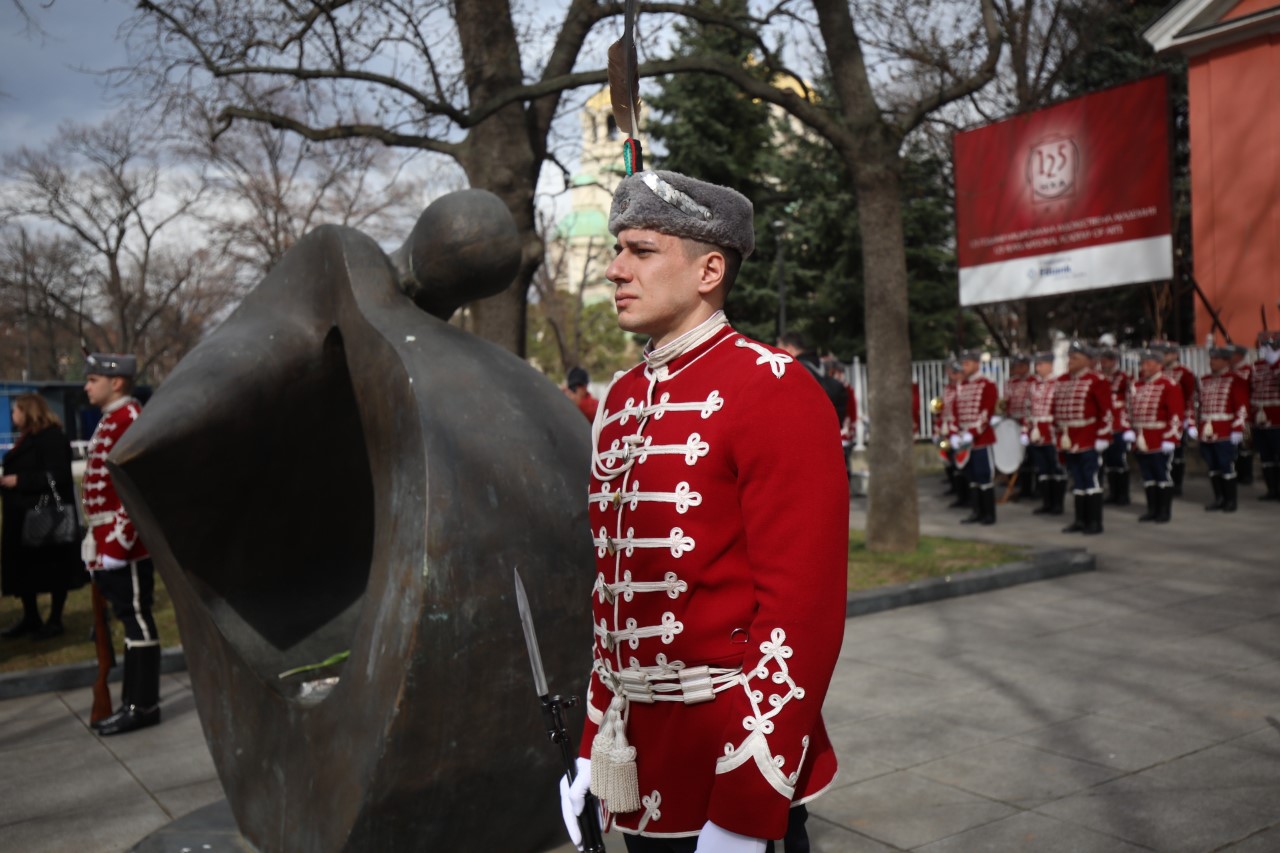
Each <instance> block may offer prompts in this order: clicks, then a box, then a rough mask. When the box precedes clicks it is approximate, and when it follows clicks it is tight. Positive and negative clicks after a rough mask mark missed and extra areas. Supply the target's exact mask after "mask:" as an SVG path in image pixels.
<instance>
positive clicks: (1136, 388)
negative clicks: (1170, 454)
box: [1129, 372, 1187, 453]
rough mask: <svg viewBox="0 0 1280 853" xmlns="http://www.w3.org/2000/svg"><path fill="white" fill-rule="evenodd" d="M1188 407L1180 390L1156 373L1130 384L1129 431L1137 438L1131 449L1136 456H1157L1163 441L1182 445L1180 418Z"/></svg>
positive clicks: (1172, 382) (1173, 383) (1171, 381)
mask: <svg viewBox="0 0 1280 853" xmlns="http://www.w3.org/2000/svg"><path fill="white" fill-rule="evenodd" d="M1186 410H1187V407H1186V404H1185V403H1184V402H1183V400H1182V389H1181V388H1180V387H1178V383H1177V382H1174V381H1173V380H1172V379H1170V378H1169V377H1168V376H1165V375H1164V374H1163V373H1160V372H1157V373H1154V374H1152V375H1151V376H1149V377H1147V378H1146V379H1142V378H1141V377H1140V378H1139V379H1138V380H1137V381H1136V382H1134V383H1133V395H1132V396H1131V397H1130V400H1129V419H1130V422H1131V425H1130V429H1132V430H1133V431H1134V432H1135V433H1136V434H1137V440H1136V441H1135V442H1134V449H1135V450H1137V451H1138V452H1139V453H1159V452H1160V447H1161V445H1162V444H1164V443H1165V442H1166V441H1167V442H1170V443H1172V444H1174V445H1175V446H1176V445H1177V444H1178V443H1179V442H1181V441H1182V416H1183V415H1184V414H1185V413H1186Z"/></svg>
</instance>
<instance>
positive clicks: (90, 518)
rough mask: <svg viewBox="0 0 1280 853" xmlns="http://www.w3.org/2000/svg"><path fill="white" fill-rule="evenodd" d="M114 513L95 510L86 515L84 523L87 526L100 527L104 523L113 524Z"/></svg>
mask: <svg viewBox="0 0 1280 853" xmlns="http://www.w3.org/2000/svg"><path fill="white" fill-rule="evenodd" d="M115 520H116V514H115V513H114V512H95V513H93V514H92V515H86V516H85V518H84V523H85V524H86V525H88V526H89V527H91V528H93V527H102V526H103V525H106V524H114V523H115Z"/></svg>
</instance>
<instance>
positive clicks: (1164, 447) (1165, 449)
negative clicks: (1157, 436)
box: [1160, 441, 1175, 453]
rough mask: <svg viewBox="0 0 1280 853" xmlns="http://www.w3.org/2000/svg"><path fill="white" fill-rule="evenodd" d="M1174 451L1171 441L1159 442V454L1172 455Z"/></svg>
mask: <svg viewBox="0 0 1280 853" xmlns="http://www.w3.org/2000/svg"><path fill="white" fill-rule="evenodd" d="M1174 450H1175V447H1174V444H1173V442H1172V441H1162V442H1160V452H1161V453H1172V452H1173V451H1174Z"/></svg>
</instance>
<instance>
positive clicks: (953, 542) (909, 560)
mask: <svg viewBox="0 0 1280 853" xmlns="http://www.w3.org/2000/svg"><path fill="white" fill-rule="evenodd" d="M1026 553H1027V549H1026V548H1025V547H1023V546H1019V545H1001V544H997V543H992V542H973V541H971V540H968V539H947V538H945V537H942V536H921V537H920V545H919V547H918V548H916V550H915V551H911V552H909V553H904V554H887V553H881V552H872V551H868V550H867V537H866V534H865V533H864V532H863V531H861V530H850V531H849V591H850V592H863V591H865V590H869V589H879V588H880V587H885V586H896V585H898V584H904V583H911V582H912V581H919V580H925V579H927V578H936V577H945V576H947V575H954V574H959V573H960V572H967V571H970V570H971V569H981V568H986V567H987V566H998V565H1000V564H1001V563H1008V562H1012V561H1014V560H1018V559H1021V558H1022V557H1024V556H1025V555H1026Z"/></svg>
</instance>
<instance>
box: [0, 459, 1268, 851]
mask: <svg viewBox="0 0 1280 853" xmlns="http://www.w3.org/2000/svg"><path fill="white" fill-rule="evenodd" d="M920 487H921V513H922V530H923V532H925V533H929V534H939V535H951V536H963V537H971V538H980V539H985V540H990V541H999V542H1016V543H1024V544H1031V545H1037V546H1046V547H1060V546H1071V545H1075V546H1080V547H1087V548H1088V549H1089V550H1090V551H1091V552H1092V553H1094V554H1095V555H1096V556H1097V558H1098V570H1097V571H1096V572H1091V573H1086V574H1079V575H1071V576H1067V577H1062V578H1057V579H1053V580H1046V581H1041V582H1038V583H1032V584H1026V585H1023V586H1018V587H1012V588H1008V589H1003V590H999V591H996V592H989V593H984V594H981V595H976V596H969V597H965V598H955V599H948V600H945V601H940V602H936V603H932V604H923V605H917V606H914V607H906V608H902V609H899V610H892V611H887V612H883V613H877V614H873V615H869V616H859V617H855V618H853V619H850V620H849V621H848V623H847V626H846V631H845V640H844V646H843V649H842V652H841V656H840V663H839V665H838V667H837V670H836V673H835V677H834V679H833V682H832V686H831V690H830V692H829V694H828V696H827V701H826V706H825V709H824V713H825V715H826V719H827V722H828V726H829V728H830V730H831V735H832V739H833V741H834V742H835V744H836V748H837V750H838V751H839V754H840V758H841V768H842V769H841V775H840V777H839V779H838V780H837V783H836V785H835V787H834V788H833V789H832V790H831V791H830V792H829V793H828V794H827V795H826V796H824V797H823V798H821V799H819V800H817V801H816V802H814V803H813V804H812V805H811V813H812V818H811V820H810V830H811V836H812V840H813V849H814V850H815V851H819V853H885V851H904V850H909V851H920V853H988V852H989V853H1006V851H1008V852H1009V853H1022V851H1029V853H1136V851H1170V853H1182V851H1186V853H1202V852H1203V853H1208V851H1232V853H1274V851H1278V850H1280V659H1278V658H1277V650H1278V649H1280V504H1276V503H1260V502H1258V501H1256V500H1255V498H1254V496H1255V494H1256V493H1257V490H1256V488H1249V487H1244V488H1242V489H1241V502H1240V503H1241V506H1240V511H1239V512H1237V513H1235V514H1231V515H1224V514H1222V513H1208V512H1204V511H1203V510H1202V509H1201V504H1203V503H1204V502H1205V501H1206V500H1207V498H1208V489H1207V485H1206V484H1205V483H1204V481H1203V480H1198V479H1193V480H1192V481H1191V482H1189V483H1188V487H1187V497H1186V498H1183V499H1180V500H1178V501H1176V502H1175V505H1174V522H1173V523H1172V524H1170V525H1161V526H1157V525H1149V524H1138V523H1137V522H1136V518H1137V516H1138V514H1139V513H1140V511H1141V509H1140V508H1139V507H1138V506H1137V505H1134V506H1131V507H1127V508H1120V509H1114V508H1112V507H1107V509H1106V513H1105V518H1104V524H1105V527H1106V533H1105V534H1104V535H1102V536H1094V537H1087V538H1084V537H1081V536H1079V535H1067V534H1062V533H1059V532H1058V531H1059V528H1061V527H1062V525H1063V524H1064V523H1065V520H1064V519H1061V518H1052V519H1048V518H1045V517H1040V516H1033V515H1032V514H1031V510H1032V508H1033V507H1032V506H1031V505H1029V504H1022V505H1004V506H1001V507H999V509H998V517H999V523H998V524H997V525H996V526H994V527H988V528H979V529H976V530H975V529H974V527H973V526H963V527H962V526H961V525H960V524H959V519H960V517H961V515H962V513H961V511H959V510H951V509H947V508H946V507H945V503H946V501H945V500H944V499H942V498H940V497H938V496H937V493H938V492H939V491H940V485H939V483H938V482H937V481H936V479H935V478H933V477H929V478H925V479H922V480H921V481H920ZM1140 496H1141V490H1135V497H1140ZM865 509H866V505H865V499H864V498H858V499H855V500H854V502H853V513H852V517H853V521H854V524H855V525H857V526H860V525H861V524H862V522H863V521H864V518H865ZM162 702H163V709H164V715H165V721H164V723H163V725H161V726H159V727H158V728H155V729H150V730H148V731H147V732H144V733H138V734H134V735H127V736H123V737H117V738H106V739H98V738H96V737H95V736H94V735H92V734H91V733H90V731H89V729H88V727H87V721H88V711H89V707H90V704H91V696H90V692H89V690H87V689H84V690H76V691H68V692H64V693H46V694H41V695H37V696H28V697H23V698H20V699H11V700H7V701H4V702H0V850H4V851H16V852H17V851H20V853H28V851H31V852H32V853H34V852H35V851H77V853H95V851H103V852H104V853H106V851H125V850H128V849H130V848H131V847H132V846H133V845H134V844H136V843H138V842H139V841H141V840H142V839H143V838H145V837H147V836H148V835H150V834H152V833H153V832H155V831H156V830H158V829H160V828H161V827H163V826H165V825H166V824H168V823H169V822H170V821H172V820H174V819H176V818H179V817H181V816H183V815H187V814H189V813H191V812H193V811H195V810H196V809H199V808H201V807H203V806H207V805H209V804H211V803H215V802H217V801H218V800H220V799H221V798H222V793H221V790H220V787H219V785H218V782H217V778H216V774H215V772H214V769H213V763H212V760H211V759H210V757H209V751H208V748H207V747H206V746H205V743H204V740H203V736H202V734H201V732H200V726H199V722H198V720H197V718H196V714H195V709H194V704H193V701H192V696H191V691H190V688H189V685H188V682H187V679H186V676H185V674H175V675H169V676H165V677H164V679H163V687H162ZM1269 717H1270V718H1271V719H1270V720H1269V719H1268V718H1269ZM608 843H609V850H610V853H621V851H622V850H623V845H622V844H621V841H620V838H619V837H618V835H617V834H616V833H611V834H610V835H609V836H608ZM570 849H571V848H569V847H567V846H565V847H561V848H558V849H557V851H555V853H568V851H569V850H570Z"/></svg>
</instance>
